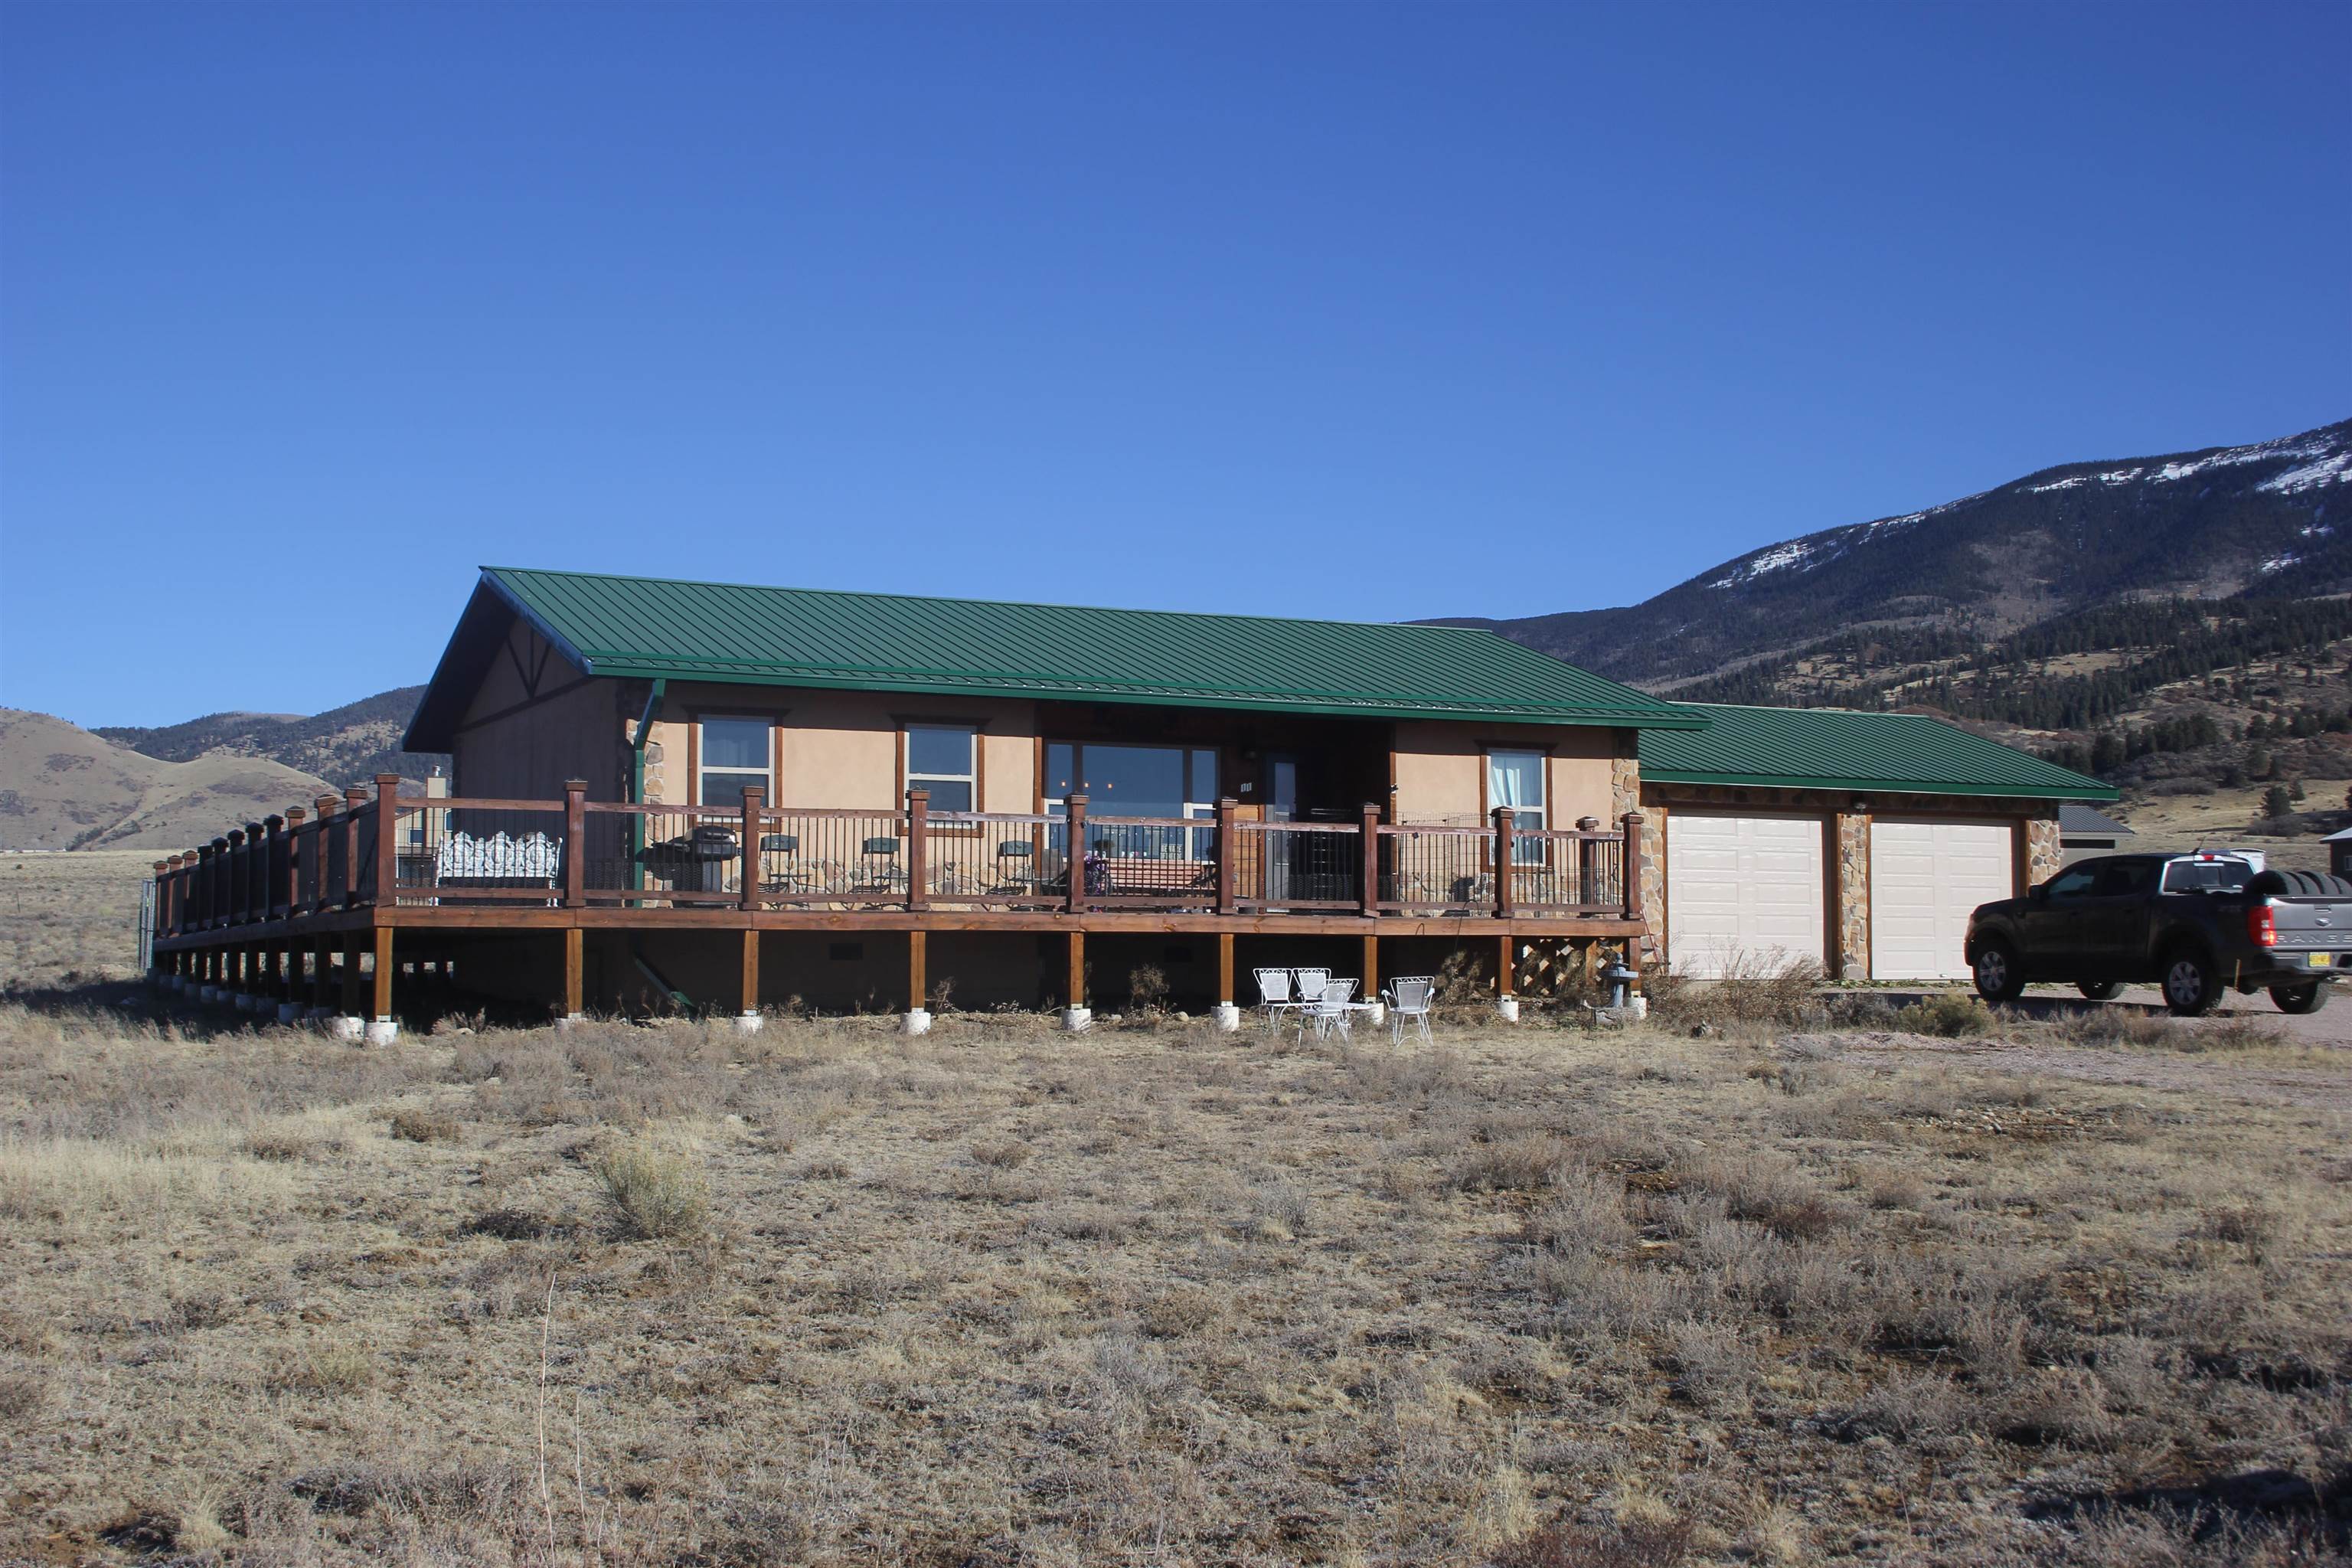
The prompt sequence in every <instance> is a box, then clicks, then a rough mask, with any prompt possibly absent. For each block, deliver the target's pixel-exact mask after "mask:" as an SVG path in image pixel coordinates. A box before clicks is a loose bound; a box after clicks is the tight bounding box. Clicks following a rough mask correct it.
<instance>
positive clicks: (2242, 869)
mask: <svg viewBox="0 0 2352 1568" xmlns="http://www.w3.org/2000/svg"><path fill="white" fill-rule="evenodd" d="M2253 874H2254V868H2253V867H2252V866H2250V865H2248V864H2247V863H2246V862H2245V861H2243V860H2236V859H2220V860H2175V861H2172V862H2171V863H2169V864H2168V865H2167V866H2166V867H2165V868H2164V890H2165V891H2166V892H2168V893H2235V892H2240V891H2242V890H2243V889H2244V888H2245V885H2246V883H2247V881H2248V880H2249V879H2252V876H2253Z"/></svg>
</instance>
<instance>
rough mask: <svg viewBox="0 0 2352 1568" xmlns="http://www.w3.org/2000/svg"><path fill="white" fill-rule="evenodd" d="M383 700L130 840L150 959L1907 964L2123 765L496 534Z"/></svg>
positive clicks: (1556, 680)
mask: <svg viewBox="0 0 2352 1568" xmlns="http://www.w3.org/2000/svg"><path fill="white" fill-rule="evenodd" d="M404 745H405V746H406V747H407V748H408V749H410V750H413V751H419V752H446V753H447V754H448V755H449V756H450V758H451V759H452V767H451V776H450V777H448V778H446V779H436V780H434V781H432V783H431V784H430V786H429V787H428V788H427V790H426V791H425V793H424V794H421V795H410V794H407V793H404V791H403V789H402V786H401V781H400V780H399V779H398V778H397V777H394V776H392V775H385V776H383V777H382V778H379V780H378V781H377V789H376V791H375V794H374V795H373V797H372V798H371V797H369V796H367V795H365V794H364V792H351V793H347V794H346V795H344V796H342V797H332V796H329V797H322V798H321V799H320V800H318V801H316V802H313V803H307V804H301V805H293V806H289V809H288V810H287V811H286V812H285V813H283V814H281V815H278V816H271V817H269V818H268V819H266V820H265V821H263V822H258V823H247V824H243V825H241V826H232V827H231V828H230V829H229V831H227V832H226V833H224V834H223V835H222V836H221V837H218V838H215V840H213V841H212V843H210V844H208V845H204V846H199V847H197V848H196V849H195V850H194V851H192V852H190V853H188V854H186V855H183V856H174V857H173V858H171V859H170V860H169V861H167V862H164V863H163V864H162V865H159V867H158V868H157V869H158V877H157V885H156V900H157V901H156V938H155V952H157V954H158V961H159V963H162V964H163V965H164V966H165V968H166V973H167V974H168V975H169V976H170V977H171V978H172V979H173V980H174V981H175V982H176V983H180V984H194V985H195V986H197V987H199V988H203V987H207V986H209V987H210V988H211V989H213V990H215V991H216V992H220V993H222V994H230V995H235V996H239V997H244V998H246V999H247V1001H249V1002H252V1003H253V1004H254V1005H264V1003H265V1002H266V1003H268V1005H276V1006H278V1007H279V1008H280V1009H281V1011H282V1010H286V1009H290V1008H293V1007H296V1006H297V1005H310V1006H312V1007H317V1008H320V1009H325V1010H330V1011H336V1016H339V1017H341V1018H343V1019H345V1020H346V1021H347V1023H348V1024H350V1025H352V1026H360V1027H362V1028H363V1029H366V1030H370V1031H374V1032H375V1033H377V1034H379V1035H382V1034H386V1033H388V1032H390V1031H391V1030H393V1029H394V1028H395V1027H396V1017H397V1014H398V1011H399V1006H398V997H397V995H396V994H395V991H394V982H395V980H397V979H398V978H399V977H400V976H403V975H408V976H417V975H420V974H429V975H430V976H431V977H432V979H433V982H434V984H435V985H436V987H438V988H440V989H441V990H442V992H443V993H445V994H466V995H469V996H474V997H488V998H492V999H499V998H502V999H504V1000H506V1001H507V1002H509V1003H512V1004H518V1005H523V1006H525V1007H526V1008H530V1007H536V1006H545V1007H548V1008H550V1009H551V1010H552V1011H554V1012H555V1013H556V1014H557V1015H558V1016H564V1017H569V1016H578V1015H580V1014H582V1013H583V1011H584V1010H586V1009H588V1008H591V1007H597V1008H608V1009H609V1008H635V1007H641V1006H646V1005H666V1006H683V1007H690V1008H697V1009H708V1008H718V1009H720V1010H722V1011H731V1012H733V1013H735V1014H736V1016H738V1018H739V1019H740V1022H741V1024H742V1026H744V1027H746V1028H751V1027H756V1026H757V1025H758V1022H759V1019H760V1017H761V1009H763V1008H765V1007H770V1006H773V1005H782V1004H786V1003H789V1002H794V1001H797V1002H799V1003H802V1004H809V1005H820V1006H826V1007H851V1006H856V1007H860V1008H866V1009H873V1008H878V1007H895V1008H898V1009H901V1010H903V1011H904V1012H905V1013H906V1015H907V1017H908V1027H910V1028H921V1027H928V1025H929V1017H930V1014H931V1010H932V1008H933V1007H934V1006H935V1005H940V1004H941V1003H942V1002H952V1003H953V1004H954V1005H1007V1004H1010V1005H1024V1006H1028V1005H1044V1004H1046V1003H1052V1004H1055V1005H1059V1006H1060V1007H1062V1009H1063V1010H1064V1015H1065V1017H1066V1020H1067V1021H1069V1022H1070V1023H1071V1024H1072V1025H1073V1026H1083V1025H1084V1024H1085V1023H1086V1021H1087V1018H1088V1017H1089V1016H1091V1011H1090V1010H1091V1008H1092V1006H1093V1005H1094V1004H1095V1003H1096V1002H1097V1001H1098V1000H1099V1001H1100V1002H1102V1003H1103V1004H1105V1005H1112V1006H1118V1005H1149V1004H1150V1003H1152V1002H1153V1001H1154V1000H1156V999H1157V998H1159V997H1160V996H1162V995H1163V994H1164V995H1165V996H1167V997H1169V998H1171V999H1172V1001H1173V1003H1174V1004H1175V1005H1187V1006H1192V1005H1200V1006H1209V1007H1213V1008H1214V1009H1215V1013H1216V1016H1218V1018H1219V1020H1220V1022H1221V1023H1223V1024H1224V1025H1226V1026H1236V1025H1237V1024H1238V1021H1239V1014H1240V1007H1241V1005H1243V1004H1244V1003H1253V1002H1257V1001H1259V1000H1261V993H1260V990H1259V987H1258V986H1256V985H1254V984H1247V983H1245V982H1243V981H1241V980H1238V979H1237V976H1240V975H1246V974H1248V973H1250V972H1251V971H1253V970H1257V969H1265V970H1267V971H1269V972H1272V971H1280V972H1282V973H1283V974H1284V975H1288V974H1289V973H1290V972H1291V971H1293V970H1296V969H1299V968H1301V967H1308V968H1320V969H1324V970H1327V971H1328V972H1330V973H1332V974H1334V975H1338V976H1343V977H1346V978H1348V979H1350V980H1352V981H1353V982H1354V983H1355V984H1357V986H1358V987H1359V990H1358V992H1357V998H1356V999H1357V1005H1359V1006H1367V1005H1370V1006H1377V1003H1376V1002H1375V1001H1374V998H1376V997H1378V996H1379V995H1380V994H1381V981H1382V976H1384V975H1389V976H1395V975H1405V976H1412V975H1425V974H1430V973H1434V972H1436V971H1437V970H1438V969H1439V968H1441V967H1442V966H1444V965H1445V964H1446V963H1448V962H1449V961H1454V960H1456V959H1457V958H1458V957H1460V956H1463V955H1466V956H1467V957H1468V958H1469V959H1470V960H1471V961H1472V963H1474V964H1475V968H1476V970H1477V972H1479V973H1483V974H1484V975H1485V976H1486V980H1487V983H1488V984H1491V985H1492V987H1493V988H1494V991H1495V993H1496V998H1497V1004H1498V1006H1499V1007H1500V1009H1501V1010H1502V1011H1504V1012H1505V1013H1506V1014H1511V1013H1513V1012H1514V1011H1515V1009H1516V1005H1517V1004H1516V999H1517V995H1518V994H1520V993H1521V992H1522V991H1524V990H1527V989H1528V988H1530V987H1549V986H1552V985H1555V984H1560V983H1562V982H1564V981H1567V980H1570V979H1572V978H1575V977H1578V976H1582V977H1584V978H1586V979H1588V980H1590V979H1594V978H1598V977H1599V976H1600V975H1601V973H1602V972H1604V971H1613V972H1615V973H1616V975H1617V977H1618V978H1619V979H1620V980H1622V978H1623V977H1624V970H1625V969H1630V970H1633V971H1634V972H1636V980H1638V971H1639V970H1640V968H1641V967H1643V965H1644V964H1647V963H1655V962H1658V961H1660V960H1662V959H1663V960H1667V961H1671V962H1672V963H1675V965H1676V967H1677V968H1680V969H1683V970H1685V971H1686V972H1688V973H1698V974H1706V973H1728V972H1731V971H1732V970H1734V969H1736V968H1738V967H1740V966H1743V965H1752V964H1757V963H1774V964H1779V963H1787V962H1790V961H1801V962H1808V963H1818V964H1820V965H1822V967H1823V968H1825V969H1826V970H1827V971H1828V972H1829V973H1849V974H1866V975H1874V976H1877V977H1880V978H1889V977H1902V978H1918V977H1926V976H1932V975H1940V974H1943V973H1949V972H1952V971H1953V970H1954V969H1955V967H1956V966H1957V965H1958V953H1959V947H1960V941H1959V936H1958V931H1956V930H1955V929H1954V922H1955V921H1958V922H1960V924H1961V925H1962V926H1964V924H1965V919H1966V913H1967V910H1968V909H1969V907H1972V902H1973V901H1974V900H1978V899H1979V896H1980V895H1981V896H1985V897H2005V896H2007V895H2008V894H2009V893H2010V892H2011V890H2012V889H2013V888H2014V887H2015V886H2016V885H2017V884H2018V883H2019V882H2021V880H2023V879H2027V878H2029V877H2032V876H2034V875H2036V874H2037V873H2039V872H2041V871H2042V868H2043V864H2044V861H2045V859H2049V860H2051V861H2052V862H2053V865H2054V855H2055V845H2056V828H2055V813H2056V810H2057V808H2058V805H2059V803H2060V802H2062V801H2068V800H2097V799H2105V798H2109V797H2111V795H2112V793H2113V792H2112V791H2107V790H2105V789H2104V786H2101V785H2099V784H2097V783H2096V782H2095V781H2094V780H2089V779H2085V778H2083V777H2081V776H2080V775H2078V774H2074V773H2067V772H2066V771H2065V770H2063V769H2059V768H2053V767H2051V766H2049V765H2048V764H2046V763H2041V762H2039V761H2037V760H2035V759H2033V758H2032V757H2029V756H2026V755H2024V754H2023V753H2022V752H2017V751H2015V750H2012V749H2011V748H2008V747H2004V746H2000V745H1998V744H1996V743H1994V742H1990V741H1986V740H1984V739H1982V738H1980V737H1978V736H1974V735H1970V734H1968V733H1966V732H1965V731H1959V730H1957V729H1955V728H1953V727H1952V726H1950V725H1948V724H1943V723H1941V722H1939V721H1935V720H1931V719H1926V718H1920V717H1916V716H1911V715H1904V714H1884V713H1835V712H1825V711H1794V710H1777V709H1745V708H1716V707H1705V706H1699V705H1693V704H1685V703H1675V702H1670V701H1666V700H1662V699H1659V698H1657V697H1654V696H1651V695H1649V694H1647V693H1644V692H1642V691H1638V690H1635V689H1633V688H1631V687H1627V686H1623V685H1621V684H1619V683H1617V682H1615V681H1612V680H1608V679H1602V678H1601V677H1599V676H1597V675H1594V674H1592V673H1591V672H1589V671H1586V670H1582V669H1579V668H1575V667H1573V666H1571V665H1568V664H1565V663H1563V662H1561V661H1559V660H1558V659H1554V658H1549V657H1547V656H1545V655H1543V654H1541V653H1538V652H1536V651H1535V650H1533V649H1530V648H1528V647H1523V646H1521V645H1519V644H1517V643H1513V642H1510V641H1507V640H1506V639H1504V638H1502V637H1497V636H1496V635H1495V634H1493V633H1491V632H1488V631H1485V630H1480V629H1474V628H1467V627H1456V626H1395V625H1367V624H1360V623H1354V622H1340V621H1324V620H1308V619H1292V618H1281V617H1265V616H1226V615H1195V614H1176V613H1170V612H1163V611H1144V610H1127V609H1115V608H1103V607H1099V606H1082V605H1048V604H1034V603H1024V602H1013V601H992V600H975V599H942V598H919V597H913V596H909V595H896V594H864V593H844V592H834V591H819V590H812V589H798V588H782V587H765V586H757V585H751V584H728V583H706V582H673V581H667V580H662V579H656V578H648V577H635V576H623V575H613V574H589V573H579V572H555V571H545V570H538V569H524V568H513V567H488V568H485V569H483V571H482V573H481V574H480V577H479V580H478V583H477V584H476V586H475V589H474V592H473V595H472V596H471V598H470V599H469V600H468V602H467V605H466V608H465V610H464V612H463V614H462V615H461V616H459V619H458V622H457V627H456V628H455V630H454V631H453V633H452V635H451V637H450V639H449V642H448V644H447V647H446V650H445V651H444V653H443V655H442V657H441V659H440V662H439V665H438V667H437V668H436V670H435V671H434V674H433V678H432V680H431V682H430V684H429V685H428V686H427V687H426V689H425V695H424V697H423V699H422V700H421V701H420V702H419V704H418V706H417V709H416V711H415V717H414V719H413V720H412V721H411V723H410V725H409V728H408V731H407V734H406V738H405V741H404ZM1620 965H1622V966H1624V969H1620V968H1619V966H1620ZM1277 983H1278V982H1277V981H1276V980H1275V979H1271V978H1270V979H1268V980H1267V981H1266V984H1277ZM403 984H409V983H408V982H403ZM1294 1000H1296V998H1294ZM338 1009H339V1011H337V1010H338ZM1269 1016H1273V1015H1271V1014H1270V1015H1269ZM1349 1016H1350V1017H1351V1018H1352V1017H1354V1016H1355V1015H1353V1014H1350V1015H1349Z"/></svg>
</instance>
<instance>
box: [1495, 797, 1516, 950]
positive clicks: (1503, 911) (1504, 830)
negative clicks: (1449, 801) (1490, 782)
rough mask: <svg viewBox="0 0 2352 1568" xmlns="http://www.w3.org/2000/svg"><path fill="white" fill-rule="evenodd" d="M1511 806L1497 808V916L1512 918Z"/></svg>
mask: <svg viewBox="0 0 2352 1568" xmlns="http://www.w3.org/2000/svg"><path fill="white" fill-rule="evenodd" d="M1512 849H1513V845H1512V843H1511V808H1510V807H1509V806H1507V805H1498V806H1496V808H1495V916H1496V919H1497V920H1506V921H1507V920H1509V919H1510V918H1511V853H1512Z"/></svg>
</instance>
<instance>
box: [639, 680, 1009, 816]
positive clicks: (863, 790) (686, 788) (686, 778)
mask: <svg viewBox="0 0 2352 1568" xmlns="http://www.w3.org/2000/svg"><path fill="white" fill-rule="evenodd" d="M663 712H664V715H665V717H664V718H663V719H662V720H661V721H659V722H657V723H656V724H655V725H654V731H653V741H652V743H651V744H650V745H649V746H648V748H647V751H646V798H647V799H648V800H653V801H663V802H667V803H669V804H673V805H683V804H687V803H688V801H689V800H690V798H691V796H692V795H693V794H694V789H695V784H694V780H693V778H692V777H691V776H690V773H689V770H690V769H691V768H692V767H693V766H694V765H695V761H696V758H695V752H696V751H697V749H698V748H697V747H696V746H695V745H694V744H693V743H692V741H691V734H690V732H691V731H692V728H693V726H694V724H695V723H696V722H697V721H698V716H699V715H701V714H703V713H712V714H730V715H741V716H745V717H754V716H766V717H768V718H771V719H772V720H773V721H774V722H775V724H776V739H775V750H774V755H773V756H772V759H771V761H772V766H773V767H774V768H775V770H776V785H775V790H774V795H775V801H776V803H779V804H782V805H795V806H807V807H814V808H823V809H842V810H856V809H866V810H877V811H879V810H889V809H894V808H895V807H896V806H897V805H898V802H899V800H900V799H901V798H902V792H901V788H900V784H899V776H900V775H899V771H898V770H899V754H898V736H899V732H900V731H901V729H902V728H903V727H904V725H905V724H906V723H907V722H908V721H915V722H926V721H934V722H942V723H969V724H972V725H975V726H977V727H978V729H979V734H980V747H979V756H978V767H979V773H980V779H979V784H980V809H981V810H982V811H1013V812H1018V811H1029V810H1033V809H1034V805H1035V800H1036V708H1035V705H1034V704H1033V703H1027V702H1019V701H1012V700H986V699H973V698H956V697H933V696H928V695H924V694H921V693H900V692H878V691H829V690H811V689H785V688H781V687H742V686H716V685H683V686H673V687H671V688H670V689H669V692H668V694H667V700H665V702H664V704H663ZM632 728H634V723H633V724H632Z"/></svg>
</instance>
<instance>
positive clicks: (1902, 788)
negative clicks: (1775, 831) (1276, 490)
mask: <svg viewBox="0 0 2352 1568" xmlns="http://www.w3.org/2000/svg"><path fill="white" fill-rule="evenodd" d="M1650 727H1651V726H1649V725H1643V728H1644V729H1648V728H1650ZM1642 782H1643V784H1723V785H1728V786H1730V787H1733V788H1741V787H1749V788H1756V789H1826V790H1866V791H1870V792H1872V793H1874V794H1878V795H2000V796H2004V797H2007V798H2011V799H2016V800H2121V799H2122V798H2123V791H2121V790H2119V789H2117V788H2116V787H2115V786H2114V785H2113V784H2099V785H2096V786H2095V787H2094V788H2089V789H2086V788H2084V787H2083V786H2081V785H2073V786H2070V787H2066V788H2059V787H2056V786H2042V785H2037V784H1963V783H1961V782H1959V781H1958V780H1949V781H1947V782H1944V783H1941V784H1924V783H1921V782H1919V781H1917V780H1914V779H1853V778H1842V779H1827V778H1803V777H1800V776H1798V775H1796V774H1793V773H1693V772H1689V771H1687V770H1684V769H1678V768H1653V767H1651V766H1649V765H1648V764H1647V763H1644V764H1643V768H1642Z"/></svg>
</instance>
